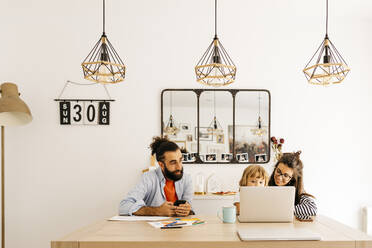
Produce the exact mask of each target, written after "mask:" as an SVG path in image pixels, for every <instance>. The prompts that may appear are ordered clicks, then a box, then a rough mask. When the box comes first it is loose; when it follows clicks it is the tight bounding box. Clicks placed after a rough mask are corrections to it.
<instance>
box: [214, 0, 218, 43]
mask: <svg viewBox="0 0 372 248" xmlns="http://www.w3.org/2000/svg"><path fill="white" fill-rule="evenodd" d="M214 37H215V38H217V0H214Z"/></svg>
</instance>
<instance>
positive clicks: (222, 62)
mask: <svg viewBox="0 0 372 248" xmlns="http://www.w3.org/2000/svg"><path fill="white" fill-rule="evenodd" d="M214 31H215V34H214V39H213V41H212V43H211V44H210V45H209V47H208V48H207V51H206V52H205V53H204V54H203V56H202V57H201V59H200V60H199V62H198V64H197V65H196V66H195V73H196V81H197V82H199V83H201V84H205V85H209V86H215V87H219V86H224V85H228V84H231V83H233V82H234V80H235V75H236V66H235V64H234V62H233V61H232V60H231V58H230V56H229V55H228V54H227V52H226V50H225V48H224V47H223V46H222V43H221V42H220V40H219V39H218V37H217V0H215V5H214Z"/></svg>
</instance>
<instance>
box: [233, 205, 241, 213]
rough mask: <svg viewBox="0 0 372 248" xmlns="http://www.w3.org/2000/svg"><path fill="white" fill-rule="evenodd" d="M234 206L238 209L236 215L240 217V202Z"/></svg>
mask: <svg viewBox="0 0 372 248" xmlns="http://www.w3.org/2000/svg"><path fill="white" fill-rule="evenodd" d="M234 206H235V207H236V215H240V202H234Z"/></svg>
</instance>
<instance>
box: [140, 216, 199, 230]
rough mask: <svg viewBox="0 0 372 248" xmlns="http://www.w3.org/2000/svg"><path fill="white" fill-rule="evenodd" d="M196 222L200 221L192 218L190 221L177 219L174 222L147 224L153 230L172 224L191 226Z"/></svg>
mask: <svg viewBox="0 0 372 248" xmlns="http://www.w3.org/2000/svg"><path fill="white" fill-rule="evenodd" d="M198 221H200V219H199V218H192V219H190V218H189V219H186V218H185V219H181V218H177V219H176V220H175V221H174V220H169V221H160V222H147V223H149V224H150V225H151V226H153V227H155V228H161V227H164V226H166V225H167V224H170V223H174V222H176V223H177V224H178V226H182V227H184V226H193V223H195V222H198ZM181 223H182V225H179V224H181ZM203 223H204V221H203ZM177 224H176V226H177Z"/></svg>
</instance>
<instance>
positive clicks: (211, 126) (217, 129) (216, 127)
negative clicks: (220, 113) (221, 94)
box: [207, 91, 223, 134]
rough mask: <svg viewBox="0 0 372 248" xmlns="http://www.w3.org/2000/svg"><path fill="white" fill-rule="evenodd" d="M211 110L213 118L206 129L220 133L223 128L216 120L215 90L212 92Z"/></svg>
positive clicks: (213, 132)
mask: <svg viewBox="0 0 372 248" xmlns="http://www.w3.org/2000/svg"><path fill="white" fill-rule="evenodd" d="M213 112H214V115H213V119H212V121H211V123H210V124H209V126H208V128H207V131H208V132H211V133H212V134H221V133H223V129H222V126H221V124H220V122H219V121H218V120H217V117H216V92H215V91H214V92H213Z"/></svg>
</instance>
